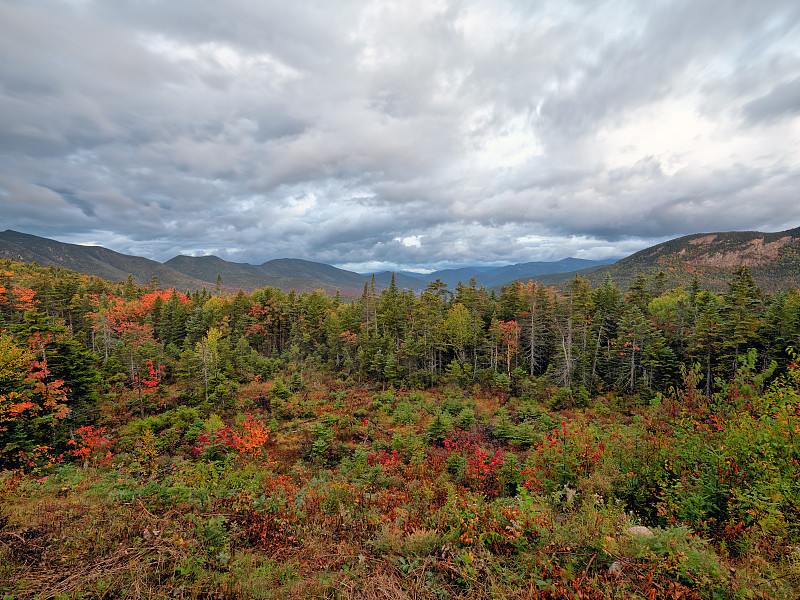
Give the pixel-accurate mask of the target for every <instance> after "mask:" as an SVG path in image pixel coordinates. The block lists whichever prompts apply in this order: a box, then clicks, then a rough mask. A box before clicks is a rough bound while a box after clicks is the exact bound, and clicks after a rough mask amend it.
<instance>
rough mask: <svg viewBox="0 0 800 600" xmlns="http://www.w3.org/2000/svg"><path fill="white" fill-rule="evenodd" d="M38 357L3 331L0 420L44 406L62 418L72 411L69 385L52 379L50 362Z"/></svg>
mask: <svg viewBox="0 0 800 600" xmlns="http://www.w3.org/2000/svg"><path fill="white" fill-rule="evenodd" d="M32 345H34V346H35V344H32ZM35 356H36V355H35V354H34V352H33V351H32V350H27V349H25V348H20V347H19V346H17V345H16V344H15V343H14V340H12V339H11V337H9V336H7V335H2V334H0V421H16V420H18V419H20V418H25V417H26V416H28V415H30V416H33V415H35V414H37V413H38V412H39V411H40V410H41V409H42V408H47V409H50V410H51V411H52V413H53V416H54V417H55V418H56V419H59V420H60V419H63V418H64V417H65V416H66V415H67V413H68V412H69V408H67V405H66V402H67V391H68V388H66V387H65V386H64V382H63V380H61V379H56V380H53V381H49V380H48V378H49V375H50V371H49V369H48V368H47V361H46V360H45V359H42V360H41V361H39V360H36V359H35ZM0 431H2V429H0Z"/></svg>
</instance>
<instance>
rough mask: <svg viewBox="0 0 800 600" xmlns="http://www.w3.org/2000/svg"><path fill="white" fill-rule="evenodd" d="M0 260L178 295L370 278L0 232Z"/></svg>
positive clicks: (554, 267) (353, 291) (348, 291)
mask: <svg viewBox="0 0 800 600" xmlns="http://www.w3.org/2000/svg"><path fill="white" fill-rule="evenodd" d="M0 256H3V257H5V258H11V259H18V258H21V259H22V260H25V261H32V262H37V263H39V264H41V265H45V266H50V265H52V266H57V267H62V268H65V269H70V270H73V271H78V272H81V273H85V274H87V275H95V276H97V277H102V278H103V279H108V280H110V281H122V280H124V279H127V277H128V274H131V275H133V279H134V281H135V282H136V283H137V284H139V285H146V284H148V283H149V282H150V281H151V280H152V278H153V277H157V278H158V281H159V284H160V285H161V286H162V287H176V288H178V289H181V290H191V289H201V288H204V287H205V288H207V289H212V290H213V289H215V287H216V283H217V276H219V277H220V278H221V285H222V287H223V288H224V289H225V290H226V291H236V290H238V289H240V288H241V289H243V290H247V291H252V290H254V289H256V288H262V287H265V286H271V287H277V288H281V289H283V290H286V291H288V290H289V289H292V288H293V289H295V290H296V291H298V292H309V291H313V290H317V289H324V290H325V291H327V292H331V293H335V292H336V291H339V292H340V293H342V294H343V295H347V296H356V295H359V294H360V293H361V292H362V290H363V288H364V284H368V283H369V282H370V281H371V279H372V274H368V275H362V274H358V273H354V272H352V271H346V270H344V269H339V268H337V267H333V266H331V265H326V264H323V263H317V262H312V261H307V260H302V259H298V258H278V259H273V260H269V261H266V262H264V263H262V264H260V265H252V264H248V263H235V262H229V261H226V260H224V259H222V258H219V257H217V256H182V255H181V256H176V257H174V258H171V259H170V260H168V261H166V262H165V263H163V264H162V263H159V262H156V261H154V260H150V259H148V258H143V257H140V256H132V255H128V254H121V253H119V252H115V251H113V250H109V249H108V248H103V247H101V246H81V245H78V244H68V243H65V242H58V241H56V240H52V239H49V238H43V237H39V236H36V235H31V234H27V233H20V232H17V231H12V230H7V231H4V232H2V233H0ZM600 264H604V263H603V261H590V260H584V259H577V258H567V259H564V260H561V261H557V262H552V263H548V262H531V263H521V264H516V265H508V266H504V267H471V268H465V269H447V270H443V271H436V272H434V273H430V274H427V275H422V274H420V275H417V274H414V276H411V275H410V274H404V273H396V274H395V275H394V277H395V284H396V285H397V287H399V288H401V289H413V290H414V291H416V292H420V291H422V290H423V289H425V287H426V286H427V285H428V283H429V282H430V281H434V280H435V279H437V278H438V279H441V280H442V281H443V282H445V283H447V285H448V287H450V288H455V286H456V285H457V284H458V282H459V281H462V282H463V283H465V284H466V283H468V282H469V280H470V278H471V277H475V279H476V281H477V283H478V285H483V286H485V287H492V286H496V285H503V284H508V283H511V282H512V281H513V280H515V279H519V278H523V279H526V280H527V279H530V278H532V277H536V276H538V275H539V274H541V273H548V272H563V271H564V270H569V269H570V268H571V269H574V268H577V267H581V266H589V265H595V266H596V265H600ZM391 279H392V273H391V272H388V271H387V272H382V273H376V274H375V285H376V288H377V289H379V290H380V289H383V288H386V287H388V286H389V284H390V282H391Z"/></svg>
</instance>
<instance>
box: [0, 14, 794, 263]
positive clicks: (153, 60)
mask: <svg viewBox="0 0 800 600" xmlns="http://www.w3.org/2000/svg"><path fill="white" fill-rule="evenodd" d="M0 58H2V60H0V114H2V115H3V118H2V119H0V205H2V213H1V214H0V225H2V226H3V228H11V229H17V230H20V231H24V232H28V233H35V234H39V235H45V236H48V237H55V238H57V239H59V240H62V241H69V242H76V243H95V244H101V245H104V246H107V247H110V248H113V249H115V250H118V251H121V252H128V253H134V254H140V255H145V256H149V257H152V258H155V259H157V260H166V259H168V258H171V257H172V256H174V255H176V254H179V253H184V254H205V253H210V254H216V255H218V256H221V257H223V258H227V259H229V260H237V261H247V262H256V263H260V262H263V261H265V260H268V259H271V258H276V257H283V256H293V257H301V258H306V259H309V260H317V261H321V262H327V263H331V264H336V265H339V266H344V267H346V268H352V269H356V270H363V271H366V270H372V269H383V268H410V267H419V268H425V267H427V268H438V267H446V266H458V265H466V264H479V263H486V264H507V263H512V262H522V261H530V260H555V259H560V258H563V257H565V256H570V255H571V256H579V257H584V258H606V257H610V256H623V255H626V254H628V253H630V252H632V251H635V250H638V249H640V248H642V247H644V246H647V245H650V244H652V243H656V242H658V241H661V240H663V239H666V238H669V237H675V236H678V235H683V234H687V233H694V232H700V231H720V230H728V229H760V230H771V231H776V230H781V229H786V228H789V227H794V226H797V225H800V202H799V201H798V198H797V195H798V194H797V190H798V183H800V5H799V4H798V3H797V2H796V1H795V0H783V1H778V0H773V1H770V0H760V1H759V2H749V1H748V2H735V3H727V2H720V1H719V0H691V1H688V0H686V1H682V0H664V1H660V2H646V3H642V2H635V1H634V0H628V1H625V0H623V1H611V0H609V1H607V2H603V1H599V0H598V1H592V2H585V1H582V0H573V1H571V2H570V1H565V0H554V1H543V2H536V3H532V2H522V1H520V2H510V1H505V0H492V1H488V0H486V1H479V0H474V1H472V0H464V1H458V0H441V1H431V0H424V1H422V0H421V1H416V0H398V1H389V0H381V1H374V2H369V1H358V0H346V1H343V2H330V3H312V2H306V1H298V2H280V3H279V2H272V1H268V2H249V1H247V0H230V1H228V2H225V3H222V2H216V1H211V0H196V1H193V2H190V3H186V2H167V1H165V0H153V1H150V2H139V1H134V0H114V1H111V0H108V1H92V0H72V1H60V0H43V1H41V2H36V3H28V2H17V1H14V0H0Z"/></svg>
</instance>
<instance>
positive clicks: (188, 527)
mask: <svg viewBox="0 0 800 600" xmlns="http://www.w3.org/2000/svg"><path fill="white" fill-rule="evenodd" d="M665 280H666V277H665V276H663V274H661V275H659V276H655V277H652V278H650V279H648V278H645V277H644V276H639V277H638V278H637V279H636V280H635V282H634V283H633V284H632V285H631V286H630V287H629V288H627V289H624V290H621V289H619V288H618V287H617V286H616V285H615V283H614V282H613V281H612V280H611V279H610V278H608V277H607V278H606V279H605V280H604V281H603V282H602V284H601V285H599V286H597V287H595V288H593V287H592V286H591V285H590V283H589V282H588V281H587V280H585V279H583V278H581V277H576V278H575V279H573V280H572V281H571V282H569V283H568V284H567V285H565V286H564V287H563V288H560V289H557V288H554V287H547V286H544V285H540V284H538V283H536V282H534V281H529V282H520V281H517V282H515V283H513V284H511V285H509V286H506V287H503V288H502V289H500V290H496V291H495V290H486V289H484V288H482V287H478V286H476V284H475V282H474V280H473V281H471V282H469V283H467V284H459V285H458V286H456V288H455V289H449V288H448V286H446V285H445V284H443V283H442V282H440V281H435V282H433V283H431V284H430V285H429V286H428V287H427V288H426V289H425V290H424V291H423V292H422V293H421V294H416V293H414V292H412V291H410V290H401V289H398V287H397V286H396V285H395V284H394V280H392V284H391V285H390V286H389V287H388V288H386V289H384V290H382V291H380V292H378V291H376V287H375V284H374V280H373V283H372V284H371V285H370V284H367V285H365V287H364V290H363V293H362V294H361V296H360V297H357V298H347V297H342V296H340V295H339V294H336V295H329V294H326V293H325V292H322V291H319V292H314V293H301V294H297V293H295V292H294V291H293V290H292V291H289V292H288V293H286V292H284V291H282V290H280V289H277V288H270V287H266V288H263V289H257V290H255V291H253V292H252V293H250V294H247V293H245V292H243V291H239V292H238V293H237V294H228V293H225V291H224V290H223V288H222V287H221V284H218V285H217V288H216V289H215V290H210V291H209V290H206V289H204V290H194V291H189V290H187V291H185V292H182V291H179V290H175V289H166V290H165V289H162V288H161V286H160V285H159V282H158V281H157V280H156V279H155V278H154V280H153V281H152V282H151V283H150V284H149V285H147V286H145V287H139V286H137V285H135V284H134V282H133V279H132V278H131V277H129V278H128V280H127V281H124V282H108V281H105V280H102V279H99V278H97V277H91V276H86V275H81V274H78V273H75V272H72V271H67V270H64V269H58V268H54V267H49V268H45V267H41V266H39V265H37V264H36V263H22V262H15V261H10V260H0V591H1V592H2V593H3V594H4V598H5V599H6V600H12V599H15V598H33V597H35V598H59V599H66V598H118V597H148V598H149V597H153V598H223V597H224V598H291V597H319V598H354V599H355V598H364V599H371V598H425V599H427V598H430V599H434V598H438V599H442V598H454V599H455V598H547V599H555V598H584V599H585V598H598V599H599V598H715V599H716V598H720V599H722V598H787V599H788V598H796V597H798V596H800V486H798V485H797V481H798V479H800V462H798V461H799V460H800V402H798V400H800V363H798V358H797V352H798V349H800V291H798V290H796V289H788V290H785V291H780V292H777V293H774V294H766V293H765V292H764V291H763V290H761V289H760V288H759V287H758V286H757V285H756V284H755V283H754V281H753V278H752V277H751V274H750V273H749V271H748V270H747V268H746V267H742V268H740V269H739V270H737V271H736V272H735V273H734V275H733V276H732V277H731V279H730V282H729V284H728V289H727V291H726V292H724V293H716V292H712V291H709V290H708V289H705V288H704V287H703V286H702V284H701V283H700V282H698V281H697V280H695V281H694V282H693V284H692V285H691V286H687V287H686V288H684V287H678V288H674V289H667V288H666V286H665Z"/></svg>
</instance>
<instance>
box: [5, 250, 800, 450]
mask: <svg viewBox="0 0 800 600" xmlns="http://www.w3.org/2000/svg"><path fill="white" fill-rule="evenodd" d="M664 279H665V278H664V277H654V278H653V279H652V280H648V279H646V278H645V277H643V276H640V277H638V278H637V279H636V280H635V282H634V283H633V285H631V286H630V287H629V288H628V289H626V290H620V289H619V288H618V287H617V286H615V285H614V283H613V281H611V279H609V278H606V279H605V281H604V282H603V283H602V284H601V285H600V286H599V287H596V288H594V289H593V288H592V287H591V285H590V284H589V283H588V282H587V281H586V280H585V279H583V278H581V277H576V278H574V279H573V280H572V281H570V282H569V283H568V284H567V285H566V286H564V288H563V289H556V288H553V287H546V286H543V285H540V284H538V283H536V282H534V281H529V282H527V283H523V282H520V281H517V282H514V283H513V284H511V285H509V286H507V287H504V288H502V289H501V290H499V292H498V291H495V290H486V289H485V288H483V287H479V286H477V285H476V283H475V281H474V280H471V281H470V282H468V283H467V284H459V285H458V286H456V288H455V289H453V290H451V289H448V286H447V285H446V284H444V283H442V282H441V281H438V280H437V281H434V282H432V283H431V284H430V285H428V286H427V287H426V288H425V290H424V291H422V293H420V294H417V293H415V292H413V291H411V290H401V289H398V287H397V286H396V285H395V282H394V278H393V279H392V283H391V284H390V285H389V287H387V288H386V289H384V290H381V291H378V290H377V289H376V286H375V282H374V279H373V280H372V282H371V283H368V284H366V285H365V286H364V290H363V293H362V294H361V296H360V297H358V298H343V297H341V296H340V295H339V294H336V295H329V294H326V293H325V292H322V291H317V292H313V293H301V294H297V293H295V292H294V291H293V290H291V291H289V292H288V293H286V292H284V291H282V290H280V289H277V288H271V287H265V288H262V289H258V290H255V291H254V292H253V293H251V294H246V293H244V292H243V291H239V293H238V294H234V295H228V296H223V295H221V293H219V290H216V293H209V292H208V291H207V290H202V291H201V290H195V291H193V292H191V293H190V292H188V291H187V292H186V293H182V292H180V291H177V290H174V289H170V290H164V289H161V288H160V287H159V285H158V282H157V280H153V281H152V282H151V283H150V284H149V285H148V286H137V285H135V284H134V282H133V280H132V278H131V277H129V278H128V280H127V281H125V282H119V283H110V282H107V281H104V280H101V279H99V278H96V277H89V276H85V275H80V274H77V273H74V272H71V271H66V270H63V269H57V268H53V267H50V268H43V267H40V266H38V265H36V264H35V263H17V262H13V261H5V262H4V263H0V449H2V450H3V456H4V462H5V463H6V464H11V463H14V462H22V461H24V460H26V458H28V459H29V457H30V453H31V452H32V451H33V450H34V449H35V448H37V447H41V448H51V449H57V448H64V447H66V446H65V445H66V443H67V442H68V441H69V440H70V439H71V437H74V432H75V431H76V429H77V428H78V427H80V426H81V425H84V424H86V423H91V422H93V421H94V420H96V419H97V418H98V415H99V413H100V411H101V410H109V409H108V407H109V406H112V405H114V402H115V401H116V402H117V404H122V405H124V406H123V408H124V407H125V406H127V407H128V408H129V409H130V410H132V411H134V412H136V413H139V415H140V416H142V417H144V416H145V415H146V414H149V413H152V412H157V411H158V410H159V408H160V407H162V406H163V405H164V403H166V402H172V403H184V404H195V405H196V404H197V403H200V402H206V403H223V404H224V403H225V402H227V401H229V400H230V399H231V398H233V397H234V396H235V394H236V388H237V385H239V384H240V383H243V382H246V381H251V380H253V379H271V378H274V377H275V376H276V374H279V373H280V374H287V373H292V377H291V379H292V380H287V381H286V382H285V383H286V384H287V385H289V386H292V385H297V381H296V380H297V379H299V380H300V381H302V373H303V369H309V368H313V369H315V370H321V371H327V372H329V373H330V374H332V375H335V376H336V377H338V378H340V379H342V380H353V381H358V382H362V383H370V384H375V385H379V386H384V387H386V386H394V387H395V388H399V387H406V388H425V387H430V386H434V385H438V384H441V383H448V384H452V385H461V386H470V385H473V386H474V385H481V386H493V387H495V388H497V389H498V390H503V391H505V392H508V393H512V394H514V393H519V390H520V386H521V385H522V384H523V383H524V382H531V381H546V382H548V383H549V384H552V385H556V386H559V387H560V388H562V389H563V390H565V397H566V398H567V399H568V401H569V402H571V403H573V404H575V405H580V403H581V402H586V401H587V399H588V398H589V397H591V396H593V395H597V394H620V395H626V396H630V397H633V398H638V399H641V400H644V401H647V400H649V399H651V398H653V397H654V396H655V395H656V394H658V393H662V394H668V393H669V391H670V389H672V388H674V387H675V386H680V385H681V383H682V381H684V379H685V377H686V376H687V373H689V372H691V373H692V376H693V377H695V378H696V379H697V381H698V382H701V385H700V389H701V390H703V391H704V392H705V395H706V396H709V397H710V395H711V394H712V393H713V392H718V391H720V390H721V389H722V388H723V387H724V385H725V384H723V383H722V382H723V381H731V380H733V379H734V376H735V374H736V373H737V371H739V370H740V369H742V368H747V369H750V370H754V371H763V372H765V373H767V374H768V375H770V376H772V375H777V374H779V373H780V372H781V371H782V370H783V369H785V367H786V365H787V364H788V363H789V362H790V360H791V357H792V354H791V353H792V351H793V348H796V347H797V345H798V342H799V341H800V292H799V291H798V290H795V289H789V290H786V291H783V292H779V293H776V294H774V295H767V294H765V293H764V292H763V291H762V290H761V289H760V288H759V287H758V286H757V285H756V284H755V283H754V281H753V279H752V277H751V275H750V273H749V271H748V269H747V268H746V267H742V268H740V269H739V270H738V271H736V273H735V274H734V275H733V277H732V279H731V281H730V283H729V286H728V290H727V292H725V293H722V294H719V293H715V292H711V291H709V290H707V289H702V287H701V285H700V284H699V283H698V282H697V281H694V283H693V285H692V286H690V287H689V288H683V287H678V288H673V289H665V288H664V284H663V281H664ZM218 288H219V286H218Z"/></svg>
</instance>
